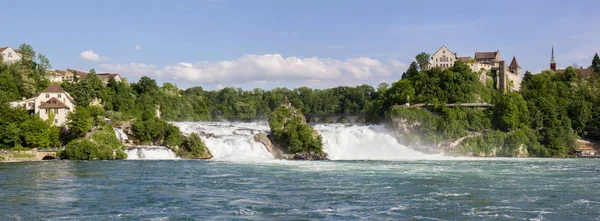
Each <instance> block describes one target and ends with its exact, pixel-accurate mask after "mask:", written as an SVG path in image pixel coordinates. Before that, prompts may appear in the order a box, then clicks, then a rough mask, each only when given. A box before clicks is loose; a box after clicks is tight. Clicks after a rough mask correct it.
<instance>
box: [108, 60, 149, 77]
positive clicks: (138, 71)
mask: <svg viewBox="0 0 600 221" xmlns="http://www.w3.org/2000/svg"><path fill="white" fill-rule="evenodd" d="M157 70H158V69H157V68H156V66H154V65H151V64H144V63H129V64H101V65H100V70H99V72H111V73H120V74H125V75H127V76H138V77H139V76H153V75H155V74H156V71H157Z"/></svg>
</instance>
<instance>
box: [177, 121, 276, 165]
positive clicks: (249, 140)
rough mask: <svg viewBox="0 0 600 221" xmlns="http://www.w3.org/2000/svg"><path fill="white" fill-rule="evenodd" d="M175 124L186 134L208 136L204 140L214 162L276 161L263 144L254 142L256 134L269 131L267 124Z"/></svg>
mask: <svg viewBox="0 0 600 221" xmlns="http://www.w3.org/2000/svg"><path fill="white" fill-rule="evenodd" d="M174 124H175V125H176V126H178V127H179V129H180V130H181V131H182V132H183V133H186V134H190V133H193V132H196V133H200V134H206V135H207V136H203V137H202V139H203V140H204V142H205V143H206V147H207V148H208V149H209V150H210V153H211V154H212V155H213V159H214V160H223V161H263V160H272V159H274V158H273V155H272V154H271V153H269V152H268V151H267V149H266V148H265V146H264V145H263V144H261V143H258V142H256V141H254V135H255V134H257V133H259V132H264V133H267V132H268V131H269V127H268V125H267V124H266V123H229V122H210V123H209V122H178V123H174Z"/></svg>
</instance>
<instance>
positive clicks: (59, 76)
mask: <svg viewBox="0 0 600 221" xmlns="http://www.w3.org/2000/svg"><path fill="white" fill-rule="evenodd" d="M75 75H77V78H78V79H79V80H82V79H85V78H87V77H88V75H89V73H88V72H83V71H78V70H73V69H67V70H66V71H62V70H54V75H53V77H52V78H50V81H51V82H56V83H60V82H70V83H72V82H73V81H74V79H75ZM96 76H98V78H100V80H102V82H104V84H105V85H106V84H108V80H110V79H111V78H114V79H115V81H117V82H121V81H122V78H121V75H119V74H118V73H99V74H96Z"/></svg>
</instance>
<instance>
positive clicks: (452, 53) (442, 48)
mask: <svg viewBox="0 0 600 221" xmlns="http://www.w3.org/2000/svg"><path fill="white" fill-rule="evenodd" d="M440 51H448V54H451V55H454V56H456V53H454V52H452V51H451V50H450V49H449V48H448V47H446V45H442V47H440V49H438V50H437V51H435V53H433V54H437V53H438V52H440Z"/></svg>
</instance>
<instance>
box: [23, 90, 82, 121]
mask: <svg viewBox="0 0 600 221" xmlns="http://www.w3.org/2000/svg"><path fill="white" fill-rule="evenodd" d="M13 104H14V102H13ZM14 106H22V107H24V108H25V109H26V110H29V111H31V112H33V113H34V114H36V115H38V116H39V117H40V118H41V119H42V120H48V118H49V116H50V114H51V113H54V115H55V116H54V122H53V124H54V125H57V126H62V125H64V124H65V122H67V114H68V113H70V112H71V111H74V109H75V103H74V101H73V98H72V97H71V95H69V93H67V92H66V91H64V90H63V89H62V88H61V87H60V86H58V84H56V83H52V84H51V85H50V86H49V87H48V88H46V89H45V90H44V91H42V92H41V93H38V94H36V95H35V96H34V97H32V98H29V99H27V100H23V101H20V102H16V105H14Z"/></svg>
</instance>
